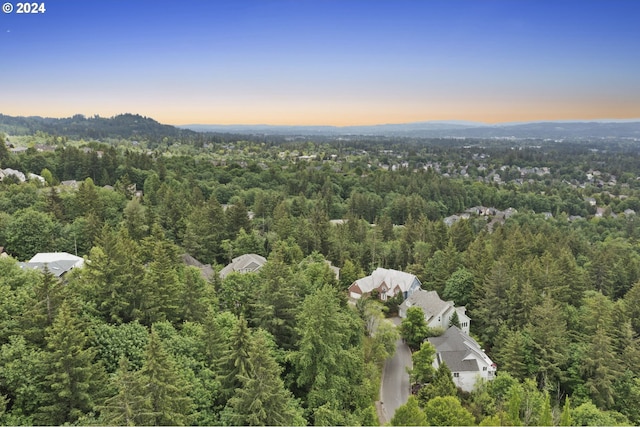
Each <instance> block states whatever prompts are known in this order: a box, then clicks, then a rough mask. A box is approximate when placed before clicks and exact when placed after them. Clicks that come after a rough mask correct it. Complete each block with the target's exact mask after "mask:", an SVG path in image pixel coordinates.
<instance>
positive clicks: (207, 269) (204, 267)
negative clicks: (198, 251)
mask: <svg viewBox="0 0 640 427" xmlns="http://www.w3.org/2000/svg"><path fill="white" fill-rule="evenodd" d="M181 258H182V261H183V262H184V263H185V264H186V265H187V266H189V267H196V268H197V269H198V270H200V274H201V275H202V278H203V279H205V280H211V278H212V277H213V275H214V274H215V271H214V270H213V267H211V264H203V263H201V262H200V261H198V260H197V259H195V258H194V257H192V256H191V255H189V254H182V256H181Z"/></svg>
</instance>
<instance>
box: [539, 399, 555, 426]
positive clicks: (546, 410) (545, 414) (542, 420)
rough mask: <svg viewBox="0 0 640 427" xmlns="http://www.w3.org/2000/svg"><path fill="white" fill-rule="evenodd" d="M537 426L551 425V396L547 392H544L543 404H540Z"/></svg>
mask: <svg viewBox="0 0 640 427" xmlns="http://www.w3.org/2000/svg"><path fill="white" fill-rule="evenodd" d="M537 425H539V426H553V425H554V424H553V416H552V414H551V398H550V397H549V392H546V391H545V393H544V405H543V406H542V413H541V414H540V417H539V418H538V423H537Z"/></svg>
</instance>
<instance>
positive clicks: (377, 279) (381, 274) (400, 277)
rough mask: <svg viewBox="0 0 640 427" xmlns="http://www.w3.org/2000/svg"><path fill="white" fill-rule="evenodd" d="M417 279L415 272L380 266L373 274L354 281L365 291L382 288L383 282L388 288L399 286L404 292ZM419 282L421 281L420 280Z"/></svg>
mask: <svg viewBox="0 0 640 427" xmlns="http://www.w3.org/2000/svg"><path fill="white" fill-rule="evenodd" d="M416 281H418V278H417V277H416V276H415V275H413V274H410V273H405V272H404V271H398V270H391V269H387V268H380V267H379V268H376V269H375V270H374V271H373V273H371V275H369V276H366V277H363V278H361V279H358V280H356V281H355V282H354V283H356V284H357V285H358V287H359V288H360V289H361V290H362V292H364V293H368V292H371V291H373V290H374V289H378V288H380V285H382V284H383V283H384V284H385V285H386V288H387V289H395V288H396V287H399V288H400V290H401V291H402V292H407V291H409V289H410V288H411V286H412V285H413V284H414V283H415V282H416ZM418 283H420V282H419V281H418Z"/></svg>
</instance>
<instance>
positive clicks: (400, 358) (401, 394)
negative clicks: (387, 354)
mask: <svg viewBox="0 0 640 427" xmlns="http://www.w3.org/2000/svg"><path fill="white" fill-rule="evenodd" d="M412 366H413V365H412V363H411V350H409V347H408V346H407V345H406V344H404V343H403V342H402V340H398V341H397V342H396V352H395V354H394V355H393V357H392V358H391V359H388V360H387V361H386V362H385V364H384V368H383V370H382V385H381V386H380V400H381V402H382V404H381V407H382V411H381V412H382V413H381V414H380V418H381V419H380V423H381V424H386V423H387V422H389V421H390V420H391V418H393V414H394V413H395V412H396V409H397V408H398V407H399V406H400V405H403V404H405V403H406V402H407V400H409V394H410V392H411V388H410V384H409V374H408V373H407V368H411V367H412Z"/></svg>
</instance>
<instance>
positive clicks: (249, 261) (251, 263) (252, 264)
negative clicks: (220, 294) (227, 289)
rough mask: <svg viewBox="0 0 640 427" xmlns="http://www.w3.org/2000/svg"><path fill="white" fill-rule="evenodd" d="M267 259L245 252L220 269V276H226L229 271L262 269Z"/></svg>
mask: <svg viewBox="0 0 640 427" xmlns="http://www.w3.org/2000/svg"><path fill="white" fill-rule="evenodd" d="M266 262H267V259H266V258H265V257H263V256H261V255H258V254H244V255H240V256H239V257H236V258H234V259H233V260H231V263H230V264H228V265H227V266H226V267H224V268H223V269H222V270H220V277H221V278H223V279H224V278H225V277H227V275H228V274H229V273H233V272H234V271H238V272H247V271H252V272H253V271H257V270H258V269H260V268H261V267H262V266H263V265H264V264H265V263H266Z"/></svg>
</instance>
